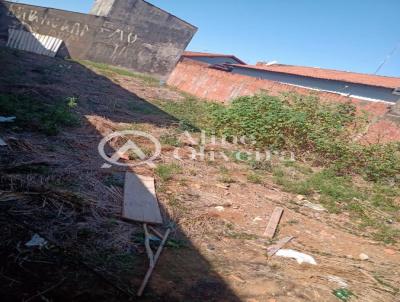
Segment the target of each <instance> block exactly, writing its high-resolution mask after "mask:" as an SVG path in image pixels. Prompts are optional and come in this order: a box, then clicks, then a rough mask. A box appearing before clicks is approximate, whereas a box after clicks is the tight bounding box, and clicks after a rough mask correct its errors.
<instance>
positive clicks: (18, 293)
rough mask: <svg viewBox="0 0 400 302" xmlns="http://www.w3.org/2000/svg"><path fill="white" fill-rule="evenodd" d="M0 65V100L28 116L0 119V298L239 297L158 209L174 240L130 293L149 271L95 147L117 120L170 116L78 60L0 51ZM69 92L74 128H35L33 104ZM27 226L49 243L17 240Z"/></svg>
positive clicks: (116, 183)
mask: <svg viewBox="0 0 400 302" xmlns="http://www.w3.org/2000/svg"><path fill="white" fill-rule="evenodd" d="M0 65H1V74H0V94H1V97H2V98H0V102H5V101H7V102H9V101H10V98H9V97H11V99H14V100H21V99H24V100H29V102H28V103H29V104H30V106H32V107H31V108H33V111H32V114H31V116H29V114H28V115H26V112H24V113H22V112H19V111H18V108H15V107H14V108H13V109H15V110H16V111H14V112H13V113H15V115H16V116H17V122H16V123H15V124H7V125H5V124H3V125H0V133H1V137H2V138H4V139H6V140H7V142H8V143H9V147H8V148H4V149H2V150H1V151H0V166H1V170H0V189H1V191H0V211H1V215H0V229H1V241H2V244H1V248H0V255H1V259H2V260H1V261H0V280H1V283H0V284H1V285H0V291H1V293H2V297H3V300H4V301H15V300H23V301H43V300H46V301H52V300H54V301H84V300H94V299H96V301H117V300H121V301H126V300H143V301H239V299H238V298H237V297H236V296H235V294H234V293H233V292H232V291H231V290H230V288H229V287H228V286H227V285H226V284H225V282H224V281H223V280H222V278H221V277H220V276H219V275H218V274H217V273H216V272H215V271H214V270H213V267H212V265H211V264H210V263H209V262H208V261H207V259H205V258H204V257H203V255H201V254H200V252H199V251H198V250H197V249H196V247H195V246H194V245H193V244H192V243H191V241H190V238H187V237H186V236H185V234H184V233H183V232H182V231H181V230H180V227H179V225H178V224H177V223H176V222H174V221H173V220H171V219H170V217H168V215H167V214H166V213H167V211H165V210H163V213H164V216H165V217H164V218H165V225H164V227H167V226H171V227H172V228H173V230H174V232H173V236H172V237H173V238H176V240H177V242H179V244H178V246H176V244H175V246H171V245H170V246H169V245H167V247H166V250H165V252H164V253H163V255H162V256H161V259H160V264H159V266H158V267H157V268H156V271H155V274H154V276H153V278H152V281H151V282H150V284H149V286H148V288H147V290H146V293H145V296H144V297H143V298H141V299H138V298H136V297H135V292H136V290H137V289H138V288H139V285H140V282H141V280H142V278H143V277H144V275H145V273H146V270H147V257H146V254H145V252H144V249H143V244H142V241H141V237H140V236H141V235H142V233H141V232H142V231H141V225H140V224H135V223H133V224H129V223H126V222H122V221H121V220H120V219H119V214H120V213H121V205H122V196H121V191H122V185H121V175H122V173H121V169H120V170H119V172H113V171H102V170H101V169H100V167H101V165H102V163H103V161H104V160H103V159H102V158H100V156H99V154H98V151H97V144H98V142H99V141H100V139H101V138H102V137H103V136H104V135H105V134H106V133H107V132H109V131H111V130H117V129H112V127H113V126H115V125H116V124H118V123H126V124H135V123H147V124H149V125H153V126H156V127H158V128H168V127H171V126H173V125H177V124H178V123H179V121H178V120H177V119H176V118H174V117H171V116H170V115H168V114H167V113H165V112H163V111H162V110H161V109H159V108H158V107H156V106H154V105H153V104H150V103H149V102H147V101H146V100H145V99H141V98H139V97H138V96H137V95H135V94H133V93H131V92H130V91H127V90H125V89H123V88H122V87H121V86H119V85H118V82H117V81H111V80H110V79H108V78H106V77H104V76H101V75H99V74H96V73H94V72H93V71H92V70H90V69H88V68H86V67H85V66H83V65H81V64H79V63H76V62H72V61H68V60H67V61H66V60H63V59H59V58H54V59H53V58H48V57H43V56H38V55H34V54H30V53H25V52H21V51H17V50H9V49H5V48H0ZM160 93H161V94H162V90H161V91H160ZM67 99H69V100H70V101H71V100H77V107H76V108H74V109H73V110H74V111H75V112H76V114H77V115H78V118H79V126H77V127H65V128H64V127H62V128H61V129H56V130H59V131H57V132H59V133H58V134H57V135H53V136H48V135H45V134H43V133H42V132H41V131H40V130H41V127H42V126H43V125H41V123H43V120H41V119H40V117H39V116H40V115H39V114H38V113H37V112H35V111H34V110H36V109H37V108H38V107H37V106H39V107H40V106H43V108H47V107H49V106H53V105H54V104H56V103H60V104H61V103H65V102H66V100H67ZM1 105H2V104H1V103H0V106H1ZM3 105H4V104H3ZM0 108H1V107H0ZM35 108H36V109H35ZM56 113H57V112H56ZM56 113H54V114H56ZM8 114H10V112H1V111H0V115H8ZM20 114H21V116H22V114H23V115H24V117H21V118H20ZM50 127H51V125H50ZM110 127H111V128H110ZM146 171H147V173H149V170H146ZM146 171H145V173H146ZM139 172H143V171H141V170H139ZM150 172H151V171H150ZM109 181H112V182H113V185H111V186H109V185H105V183H106V182H109ZM93 203H95V204H96V206H93ZM35 233H38V234H40V235H41V236H42V237H45V238H46V239H47V240H48V241H49V244H48V245H47V247H44V248H41V249H40V248H33V249H32V248H27V247H26V246H25V243H26V242H27V241H29V240H30V238H31V236H32V235H33V234H35Z"/></svg>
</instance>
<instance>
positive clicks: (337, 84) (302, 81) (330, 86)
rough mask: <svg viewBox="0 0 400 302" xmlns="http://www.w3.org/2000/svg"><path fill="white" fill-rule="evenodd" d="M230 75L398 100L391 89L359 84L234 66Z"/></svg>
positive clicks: (374, 98)
mask: <svg viewBox="0 0 400 302" xmlns="http://www.w3.org/2000/svg"><path fill="white" fill-rule="evenodd" d="M232 73H238V74H242V75H247V76H251V77H255V78H260V79H266V80H271V81H276V82H280V83H284V84H288V85H294V86H298V87H303V88H308V89H312V90H320V91H327V92H332V93H338V94H341V95H347V96H350V97H353V98H357V99H361V100H368V101H384V102H390V103H396V102H397V101H398V100H399V96H398V95H394V94H393V89H388V88H381V87H375V86H369V85H361V84H352V83H346V82H342V81H332V80H324V79H315V78H310V77H305V76H297V75H290V74H285V73H278V72H270V71H263V70H255V69H249V68H242V67H236V66H235V67H234V68H233V71H232Z"/></svg>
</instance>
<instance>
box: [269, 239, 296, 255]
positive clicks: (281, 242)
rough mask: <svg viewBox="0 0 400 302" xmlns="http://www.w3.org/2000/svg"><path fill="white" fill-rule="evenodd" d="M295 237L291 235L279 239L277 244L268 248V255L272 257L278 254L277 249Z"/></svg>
mask: <svg viewBox="0 0 400 302" xmlns="http://www.w3.org/2000/svg"><path fill="white" fill-rule="evenodd" d="M293 238H294V237H293V236H289V237H285V238H282V239H281V240H279V241H278V242H277V243H276V244H274V245H272V246H270V247H268V248H267V255H268V257H272V256H273V255H275V254H276V252H277V251H279V250H280V249H281V248H283V247H284V246H285V245H286V244H287V243H289V242H290V241H291V240H292V239H293Z"/></svg>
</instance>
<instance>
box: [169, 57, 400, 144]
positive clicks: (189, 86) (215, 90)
mask: <svg viewBox="0 0 400 302" xmlns="http://www.w3.org/2000/svg"><path fill="white" fill-rule="evenodd" d="M167 83H168V85H170V86H173V87H176V88H178V89H180V90H182V91H185V92H188V93H190V94H192V95H195V96H197V97H199V98H202V99H205V100H213V101H219V102H222V103H229V101H230V100H232V99H234V98H236V97H238V96H244V95H253V94H255V93H258V92H260V91H267V92H268V94H270V95H279V94H281V93H282V92H296V93H299V94H307V95H308V94H310V93H313V94H317V95H318V96H319V97H320V98H321V100H326V101H331V102H348V101H351V102H353V103H354V104H355V105H356V106H357V109H358V111H359V112H360V113H361V112H363V111H365V112H367V113H368V115H369V118H370V121H371V124H370V126H369V128H368V131H367V132H366V134H365V135H364V136H363V137H362V138H361V140H362V141H363V142H365V143H376V142H390V141H400V124H399V123H396V121H393V120H389V119H387V118H386V116H387V114H388V112H389V111H390V105H389V104H387V103H383V102H368V101H361V100H358V99H354V98H349V97H345V96H342V95H338V94H334V93H328V92H316V91H310V90H308V89H304V88H300V87H295V86H291V85H285V84H281V83H277V82H273V81H269V80H264V79H255V78H253V77H249V76H244V75H239V74H232V73H229V72H225V71H221V70H216V69H213V68H209V65H208V64H206V63H202V62H198V61H194V60H190V59H182V60H181V61H180V62H179V63H178V65H177V66H176V68H175V69H174V71H173V72H172V73H171V75H170V77H169V79H168V82H167Z"/></svg>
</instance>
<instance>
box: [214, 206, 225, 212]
mask: <svg viewBox="0 0 400 302" xmlns="http://www.w3.org/2000/svg"><path fill="white" fill-rule="evenodd" d="M214 209H216V210H217V211H218V212H223V211H225V208H224V207H223V206H217V207H215V208H214Z"/></svg>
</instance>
